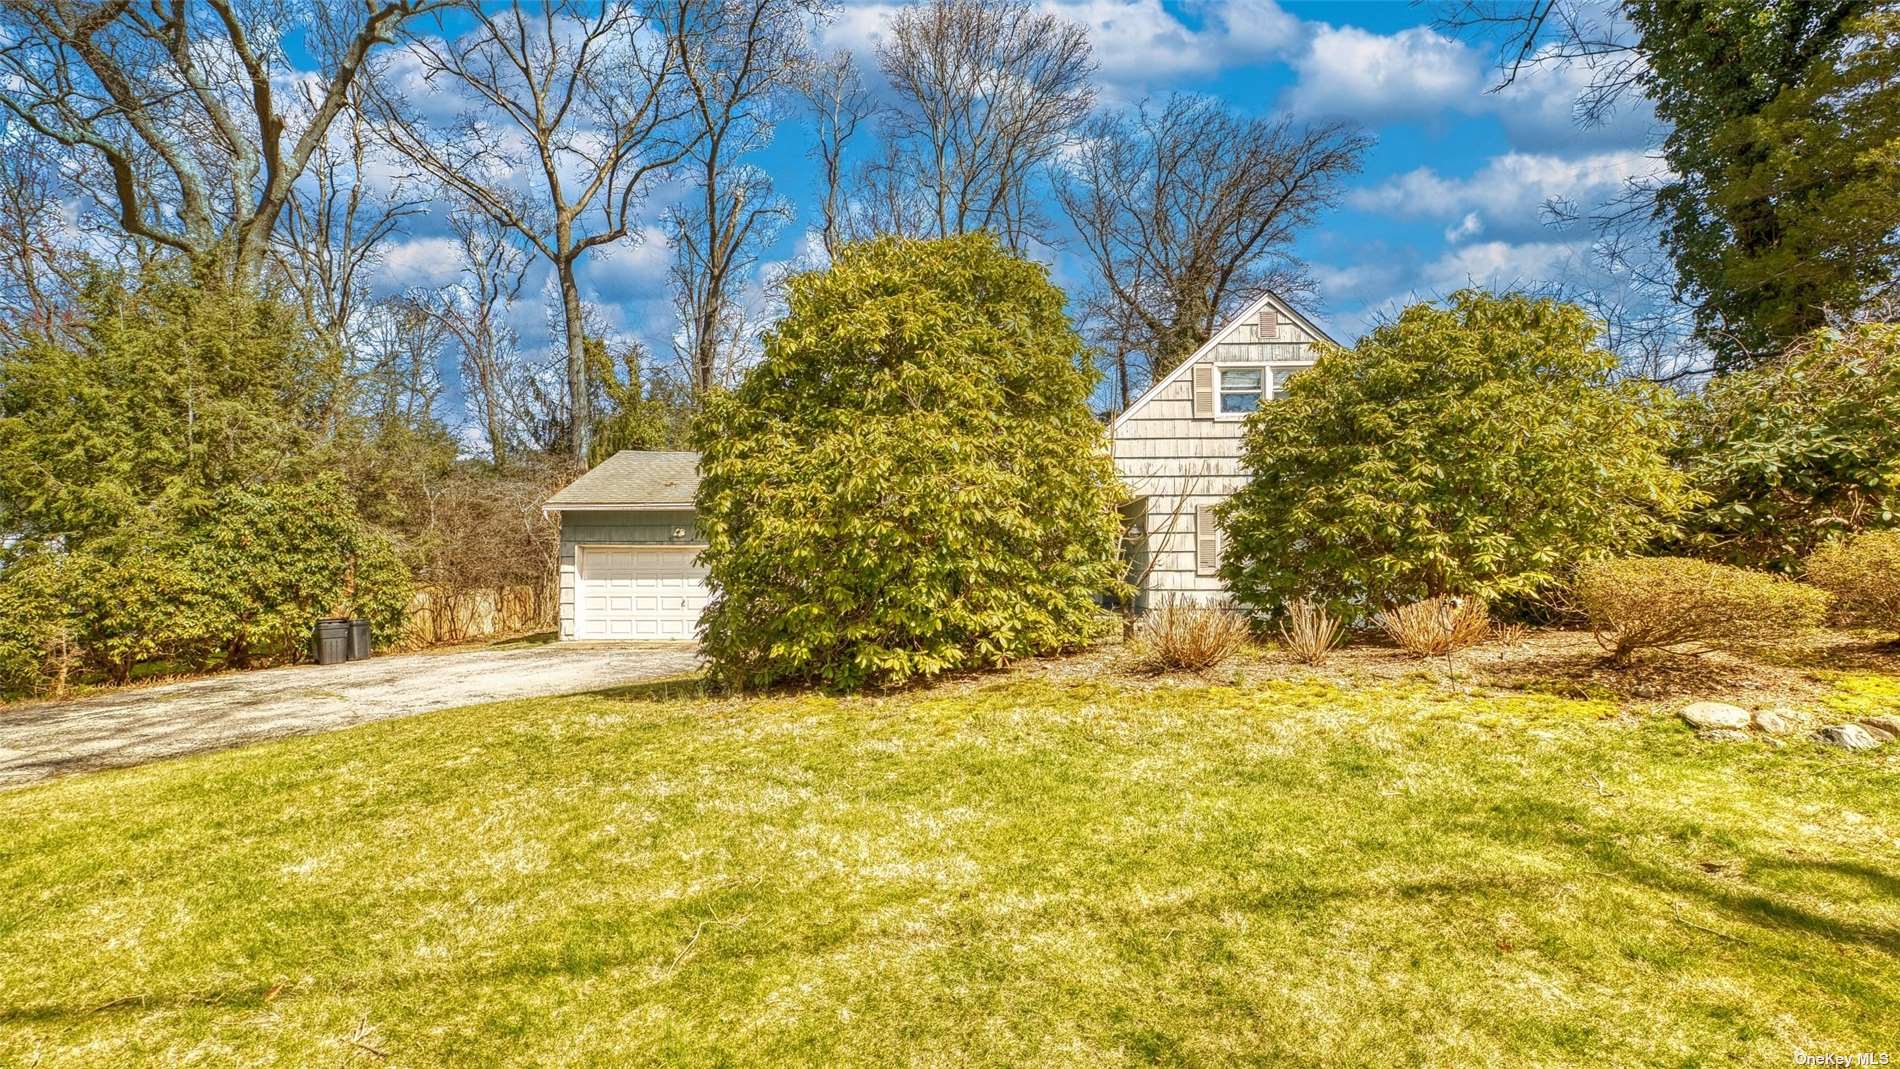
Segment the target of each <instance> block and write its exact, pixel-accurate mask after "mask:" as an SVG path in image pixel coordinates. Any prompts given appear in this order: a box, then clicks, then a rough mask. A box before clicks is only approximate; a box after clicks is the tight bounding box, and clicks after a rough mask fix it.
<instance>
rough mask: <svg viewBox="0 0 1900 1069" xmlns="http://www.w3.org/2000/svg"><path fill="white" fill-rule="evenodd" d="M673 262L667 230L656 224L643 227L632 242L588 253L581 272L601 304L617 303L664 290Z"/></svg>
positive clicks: (620, 242)
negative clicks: (602, 302)
mask: <svg viewBox="0 0 1900 1069" xmlns="http://www.w3.org/2000/svg"><path fill="white" fill-rule="evenodd" d="M672 262H673V253H672V250H671V249H669V248H668V247H667V244H666V231H665V230H664V229H663V228H661V226H660V225H659V224H658V223H657V222H655V223H649V224H648V225H646V226H644V227H642V228H641V229H640V232H639V235H638V240H637V241H635V242H628V241H617V242H615V243H613V244H612V245H608V246H603V247H602V248H599V249H596V250H595V251H593V252H591V253H588V255H587V259H586V260H585V261H583V264H584V267H583V268H582V270H583V271H584V272H585V275H586V284H587V286H588V287H589V288H590V289H592V290H593V291H594V293H595V294H596V295H597V296H598V297H599V299H600V300H601V301H604V302H607V303H616V302H619V301H625V300H630V299H637V298H640V297H645V296H650V295H651V294H652V292H653V291H655V290H657V289H660V288H662V287H664V286H665V284H666V269H667V267H668V266H669V265H670V264H672Z"/></svg>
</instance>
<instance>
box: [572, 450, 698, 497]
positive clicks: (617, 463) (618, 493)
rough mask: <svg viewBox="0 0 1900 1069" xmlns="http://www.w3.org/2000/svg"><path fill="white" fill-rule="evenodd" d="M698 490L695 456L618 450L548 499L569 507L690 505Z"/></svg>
mask: <svg viewBox="0 0 1900 1069" xmlns="http://www.w3.org/2000/svg"><path fill="white" fill-rule="evenodd" d="M698 490H699V454H698V453H663V452H658V451H653V450H645V449H622V450H621V451H620V452H618V453H615V454H614V455H613V456H610V457H608V458H607V459H606V460H603V461H601V462H600V463H599V464H597V465H595V466H594V469H593V470H592V471H590V472H588V473H587V474H585V475H583V476H581V477H580V478H578V479H576V480H574V481H573V482H571V483H569V484H568V485H567V486H566V487H565V488H564V489H562V490H561V491H560V492H559V493H557V494H555V495H554V496H553V497H551V498H548V508H551V509H559V508H562V507H564V506H571V505H691V504H692V503H693V494H694V493H696V492H698Z"/></svg>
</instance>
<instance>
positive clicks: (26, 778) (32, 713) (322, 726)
mask: <svg viewBox="0 0 1900 1069" xmlns="http://www.w3.org/2000/svg"><path fill="white" fill-rule="evenodd" d="M698 664H699V653H698V650H697V649H696V648H695V647H693V646H691V645H686V644H661V643H654V644H651V645H629V644H625V643H572V642H565V643H553V644H549V645H545V646H527V647H519V648H514V649H486V650H469V651H455V652H441V653H410V654H402V655H398V656H394V657H374V658H371V659H370V660H367V661H356V662H352V663H349V664H337V665H327V666H319V665H296V666H293V667H289V668H269V669H264V670H262V671H256V672H231V673H228V674H225V675H217V676H208V677H206V678H204V679H194V680H190V681H188V682H184V683H169V684H166V685H164V686H156V687H135V688H131V689H127V690H121V691H115V692H113V693H110V694H102V695H99V696H97V697H91V698H82V699H80V700H78V701H71V702H61V703H45V704H36V705H16V706H0V788H6V787H17V786H21V785H23V784H27V783H31V782H33V781H35V780H40V779H45V778H47V777H49V776H57V775H63V774H65V773H69V772H84V771H90V770H93V769H100V768H114V767H117V766H120V765H136V764H142V763H144V762H146V761H153V760H157V759H158V758H161V757H174V756H177V755H179V754H188V753H197V752H198V751H200V750H215V749H220V748H223V747H226V746H237V745H240V744H242V743H247V742H256V741H258V740H260V739H271V738H277V737H279V736H284V735H309V734H313V733H315V732H319V731H334V730H335V729H337V728H343V727H349V726H350V725H352V724H361V723H365V722H367V721H370V720H386V719H388V718H390V717H396V716H409V715H410V714H412V713H424V712H428V711H429V710H431V709H447V708H450V707H452V706H457V705H474V704H476V703H479V702H490V701H500V700H502V699H505V698H538V697H546V696H548V695H554V694H572V693H576V692H579V691H586V690H599V689H601V688H603V687H612V686H618V685H620V684H624V683H637V682H640V681H642V680H648V679H657V678H661V677H664V676H671V675H678V674H680V673H682V672H689V671H692V670H693V669H694V668H695V667H696V666H697V665H698Z"/></svg>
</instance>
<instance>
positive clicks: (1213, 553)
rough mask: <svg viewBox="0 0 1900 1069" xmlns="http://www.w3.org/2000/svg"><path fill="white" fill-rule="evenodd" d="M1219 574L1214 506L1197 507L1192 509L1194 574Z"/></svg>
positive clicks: (1218, 544) (1218, 534)
mask: <svg viewBox="0 0 1900 1069" xmlns="http://www.w3.org/2000/svg"><path fill="white" fill-rule="evenodd" d="M1219 572H1220V525H1219V524H1217V523H1215V522H1214V506H1212V505H1197V506H1195V509H1194V574H1195V575H1216V574H1219Z"/></svg>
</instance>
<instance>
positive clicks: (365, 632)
mask: <svg viewBox="0 0 1900 1069" xmlns="http://www.w3.org/2000/svg"><path fill="white" fill-rule="evenodd" d="M367 657H369V621H368V620H351V621H350V660H352V661H361V660H364V659H366V658H367Z"/></svg>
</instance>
